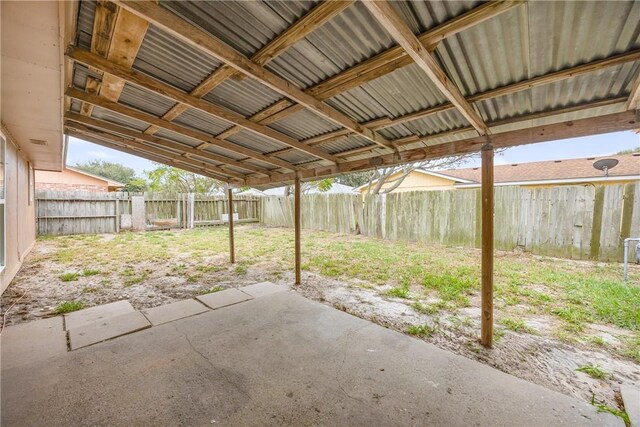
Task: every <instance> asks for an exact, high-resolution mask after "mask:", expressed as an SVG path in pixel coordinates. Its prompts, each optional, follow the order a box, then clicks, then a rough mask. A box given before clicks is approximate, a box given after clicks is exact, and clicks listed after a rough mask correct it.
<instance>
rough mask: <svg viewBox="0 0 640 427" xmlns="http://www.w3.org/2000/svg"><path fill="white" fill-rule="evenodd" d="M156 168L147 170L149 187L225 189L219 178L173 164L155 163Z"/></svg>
mask: <svg viewBox="0 0 640 427" xmlns="http://www.w3.org/2000/svg"><path fill="white" fill-rule="evenodd" d="M154 164H155V165H156V167H155V169H153V170H151V171H148V172H146V175H147V179H148V181H149V189H150V190H152V191H169V192H174V193H212V192H216V191H222V190H224V189H225V183H224V182H222V181H218V180H217V179H213V178H209V177H206V176H202V175H198V174H195V173H193V172H187V171H184V170H182V169H178V168H175V167H173V166H166V165H163V164H160V163H154Z"/></svg>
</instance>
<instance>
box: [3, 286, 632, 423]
mask: <svg viewBox="0 0 640 427" xmlns="http://www.w3.org/2000/svg"><path fill="white" fill-rule="evenodd" d="M237 292H239V291H237ZM1 396H2V402H1V403H2V414H1V416H2V420H1V422H2V425H43V424H45V423H46V425H50V426H63V425H80V424H81V425H230V426H234V425H236V426H258V425H260V426H263V425H267V426H268V425H339V426H342V425H372V426H382V425H384V426H396V425H397V426H404V425H433V426H438V425H443V426H469V425H480V426H550V425H553V426H556V425H563V426H608V425H611V426H620V427H622V426H623V423H622V421H621V420H620V419H619V418H617V417H614V416H613V415H611V414H606V413H596V409H595V408H594V407H593V406H591V405H589V404H588V403H587V402H582V401H579V400H576V399H573V398H571V397H568V396H565V395H562V394H560V393H557V392H554V391H551V390H548V389H545V388H543V387H540V386H537V385H535V384H532V383H529V382H527V381H524V380H521V379H518V378H515V377H513V376H510V375H508V374H505V373H503V372H500V371H497V370H495V369H493V368H491V367H489V366H487V365H483V364H480V363H478V362H476V361H473V360H470V359H467V358H464V357H462V356H458V355H455V354H453V353H450V352H447V351H444V350H441V349H439V348H437V347H435V346H433V345H430V344H427V343H425V342H423V341H420V340H417V339H414V338H411V337H408V336H406V335H403V334H400V333H397V332H395V331H391V330H389V329H385V328H383V327H380V326H378V325H375V324H372V323H370V322H368V321H365V320H362V319H359V318H357V317H354V316H351V315H349V314H347V313H344V312H341V311H339V310H336V309H334V308H332V307H329V306H326V305H323V304H320V303H317V302H315V301H310V300H307V299H305V298H303V297H302V296H300V295H298V294H297V293H295V292H281V293H277V294H273V295H270V296H269V297H265V298H256V299H253V300H251V301H247V302H243V303H242V304H235V305H232V306H229V307H226V308H224V309H223V310H213V311H209V312H207V313H203V314H200V315H198V316H191V317H187V318H184V319H180V320H176V321H174V322H170V323H166V324H163V325H160V326H156V327H153V328H150V329H146V330H144V331H140V332H137V333H135V334H131V335H127V336H124V337H121V338H118V339H116V340H111V341H106V342H104V343H101V344H97V345H94V346H90V347H86V348H82V349H80V350H77V351H72V352H68V353H65V354H63V355H61V356H57V357H55V358H52V359H49V360H47V361H44V362H35V363H31V364H29V365H24V366H19V367H14V368H10V369H4V367H3V370H2V393H1Z"/></svg>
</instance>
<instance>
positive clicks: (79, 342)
mask: <svg viewBox="0 0 640 427" xmlns="http://www.w3.org/2000/svg"><path fill="white" fill-rule="evenodd" d="M149 327H151V323H149V321H148V320H147V318H146V317H144V315H143V314H142V313H140V312H139V311H134V312H133V313H126V314H121V315H119V316H114V317H106V318H105V319H103V320H100V321H97V322H95V323H92V324H88V325H84V326H80V327H77V328H73V329H71V330H69V344H70V347H71V350H77V349H79V348H82V347H86V346H89V345H92V344H96V343H99V342H102V341H106V340H109V339H112V338H117V337H119V336H122V335H126V334H130V333H131V332H136V331H139V330H141V329H145V328H149Z"/></svg>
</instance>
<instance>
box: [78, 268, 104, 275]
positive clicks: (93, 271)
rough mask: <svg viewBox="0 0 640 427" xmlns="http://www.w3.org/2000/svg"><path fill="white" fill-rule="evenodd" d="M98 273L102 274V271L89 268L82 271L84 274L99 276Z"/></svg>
mask: <svg viewBox="0 0 640 427" xmlns="http://www.w3.org/2000/svg"><path fill="white" fill-rule="evenodd" d="M98 274H102V272H101V271H100V270H92V269H87V270H83V271H82V275H83V276H97V275H98Z"/></svg>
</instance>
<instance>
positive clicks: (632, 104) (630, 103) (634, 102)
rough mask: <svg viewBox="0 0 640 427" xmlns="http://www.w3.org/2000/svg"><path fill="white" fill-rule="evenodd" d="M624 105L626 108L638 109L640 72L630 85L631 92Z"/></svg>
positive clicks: (639, 105)
mask: <svg viewBox="0 0 640 427" xmlns="http://www.w3.org/2000/svg"><path fill="white" fill-rule="evenodd" d="M625 107H626V109H627V110H633V109H640V73H639V74H638V77H636V80H635V81H634V82H633V86H631V93H630V94H629V98H628V100H627V104H626V105H625Z"/></svg>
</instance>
